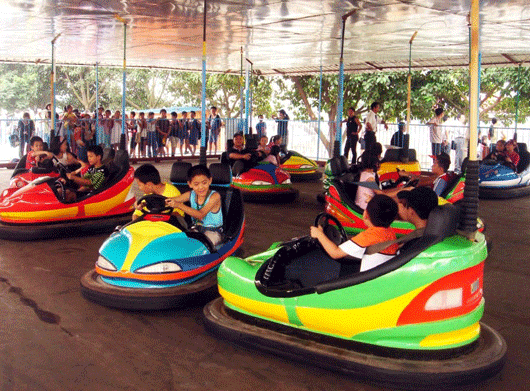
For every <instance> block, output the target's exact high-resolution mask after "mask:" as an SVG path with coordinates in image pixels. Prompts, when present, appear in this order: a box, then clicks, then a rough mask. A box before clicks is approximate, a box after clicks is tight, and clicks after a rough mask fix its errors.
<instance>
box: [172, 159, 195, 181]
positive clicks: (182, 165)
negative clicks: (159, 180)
mask: <svg viewBox="0 0 530 391" xmlns="http://www.w3.org/2000/svg"><path fill="white" fill-rule="evenodd" d="M191 166H192V164H191V163H189V162H175V163H173V165H172V166H171V174H170V176H169V180H170V181H171V182H172V183H178V184H187V183H188V171H189V169H190V168H191Z"/></svg>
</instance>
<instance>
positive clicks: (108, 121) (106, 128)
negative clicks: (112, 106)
mask: <svg viewBox="0 0 530 391" xmlns="http://www.w3.org/2000/svg"><path fill="white" fill-rule="evenodd" d="M111 114H112V112H111V111H110V110H109V109H107V110H105V118H103V120H102V122H103V143H104V144H105V146H106V147H110V135H111V133H112V129H113V128H114V119H112V118H111Z"/></svg>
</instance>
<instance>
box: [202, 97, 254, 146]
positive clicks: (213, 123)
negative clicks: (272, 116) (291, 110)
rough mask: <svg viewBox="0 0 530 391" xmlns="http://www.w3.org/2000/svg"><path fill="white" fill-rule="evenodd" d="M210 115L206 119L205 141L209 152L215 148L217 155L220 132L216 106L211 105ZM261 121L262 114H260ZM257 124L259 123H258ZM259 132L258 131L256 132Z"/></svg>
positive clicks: (219, 120)
mask: <svg viewBox="0 0 530 391" xmlns="http://www.w3.org/2000/svg"><path fill="white" fill-rule="evenodd" d="M210 110H211V115H210V117H209V121H208V128H209V129H208V132H209V135H208V138H207V139H206V142H208V143H209V145H210V153H212V147H213V149H214V150H215V152H214V154H216V155H217V140H218V139H219V133H220V132H221V124H222V122H221V117H220V116H219V114H217V107H215V106H212V107H211V108H210ZM261 118H262V121H263V116H261ZM258 125H259V124H258ZM258 125H256V130H257V129H258ZM258 134H259V132H258Z"/></svg>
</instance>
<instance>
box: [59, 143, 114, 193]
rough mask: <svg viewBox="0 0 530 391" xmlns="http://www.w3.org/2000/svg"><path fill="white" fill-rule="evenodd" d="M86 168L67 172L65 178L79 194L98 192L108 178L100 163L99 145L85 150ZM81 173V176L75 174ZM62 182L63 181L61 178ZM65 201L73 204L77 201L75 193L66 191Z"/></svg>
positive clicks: (101, 154)
mask: <svg viewBox="0 0 530 391" xmlns="http://www.w3.org/2000/svg"><path fill="white" fill-rule="evenodd" d="M87 157H88V164H89V166H88V168H87V167H82V168H80V169H79V170H77V171H74V172H69V173H67V174H66V177H67V178H68V179H69V180H71V181H72V182H73V184H74V186H75V187H77V191H78V192H80V193H88V192H89V191H92V190H98V189H99V188H101V187H102V186H103V184H104V183H105V179H106V178H107V177H108V171H107V168H106V167H105V166H104V165H103V163H102V162H101V159H102V158H103V149H102V148H101V147H100V146H99V145H92V146H90V147H88V148H87ZM79 173H81V175H82V176H78V175H77V174H79ZM61 180H62V181H64V180H63V179H62V178H61ZM65 199H66V201H68V202H73V201H75V200H76V199H77V194H76V192H75V191H72V190H70V189H66V197H65Z"/></svg>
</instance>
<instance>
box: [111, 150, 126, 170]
mask: <svg viewBox="0 0 530 391" xmlns="http://www.w3.org/2000/svg"><path fill="white" fill-rule="evenodd" d="M113 162H114V164H116V165H117V166H118V168H119V169H120V171H127V170H128V169H129V153H128V152H127V151H124V150H121V149H120V150H119V151H117V152H116V153H115V155H114V159H113Z"/></svg>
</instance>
